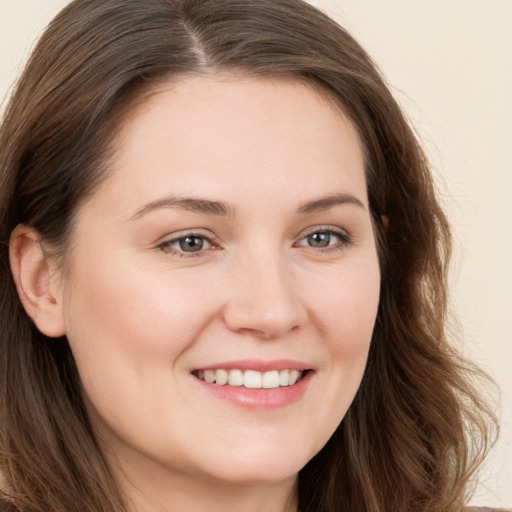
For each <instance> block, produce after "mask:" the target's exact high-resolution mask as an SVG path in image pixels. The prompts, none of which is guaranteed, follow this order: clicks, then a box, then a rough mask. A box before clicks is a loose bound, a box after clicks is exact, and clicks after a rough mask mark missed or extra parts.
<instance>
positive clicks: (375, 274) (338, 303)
mask: <svg viewBox="0 0 512 512" xmlns="http://www.w3.org/2000/svg"><path fill="white" fill-rule="evenodd" d="M316 285H317V286H315V290H316V291H313V290H311V291H310V292H309V293H310V294H311V295H312V297H311V301H312V304H314V306H313V307H312V309H314V312H315V313H314V314H315V315H317V317H318V318H319V321H318V323H319V325H320V326H321V328H322V329H323V330H324V334H325V336H326V339H328V340H329V342H330V343H331V344H332V347H331V348H332V349H334V350H341V351H344V352H346V355H350V354H351V353H354V355H356V354H357V353H359V352H360V351H361V350H364V347H365V346H367V345H368V344H369V342H370V339H371V335H372V332H373V327H374V324H375V318H376V315H377V309H378V304H379V293H380V272H379V268H378V265H377V264H376V261H375V263H373V262H369V263H364V262H363V263H359V262H356V263H355V264H352V265H347V266H345V267H343V268H340V269H339V270H338V271H337V272H333V273H331V274H330V275H326V277H325V278H324V280H323V282H322V281H319V280H318V279H317V282H316ZM366 348H367V347H366Z"/></svg>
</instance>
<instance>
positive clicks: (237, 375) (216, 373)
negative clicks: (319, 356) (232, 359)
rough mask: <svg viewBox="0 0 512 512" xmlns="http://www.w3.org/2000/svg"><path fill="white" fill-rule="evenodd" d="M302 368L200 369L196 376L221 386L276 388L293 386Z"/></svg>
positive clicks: (300, 374)
mask: <svg viewBox="0 0 512 512" xmlns="http://www.w3.org/2000/svg"><path fill="white" fill-rule="evenodd" d="M303 373H304V372H302V371H300V370H281V371H278V370H271V371H269V372H258V371H255V370H245V371H242V370H229V371H228V370H223V369H218V370H198V371H197V372H196V376H197V377H198V378H199V379H201V380H204V381H206V382H208V383H210V384H212V383H215V384H218V385H219V386H224V385H226V384H228V385H229V386H243V387H245V388H249V389H262V388H263V389H275V388H279V387H286V386H293V385H294V384H296V383H297V381H298V380H300V378H301V377H302V374H303Z"/></svg>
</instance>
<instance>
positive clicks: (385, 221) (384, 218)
mask: <svg viewBox="0 0 512 512" xmlns="http://www.w3.org/2000/svg"><path fill="white" fill-rule="evenodd" d="M380 219H381V221H382V225H383V226H384V229H386V230H387V229H388V226H389V217H388V216H387V215H381V216H380Z"/></svg>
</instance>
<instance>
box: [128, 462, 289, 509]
mask: <svg viewBox="0 0 512 512" xmlns="http://www.w3.org/2000/svg"><path fill="white" fill-rule="evenodd" d="M121 480H122V482H123V485H122V489H123V491H124V495H125V497H126V502H127V511H128V512H190V511H191V510H193V511H194V512H262V511H264V512H297V492H296V486H297V478H296V476H293V477H290V478H288V479H286V480H283V481H279V482H272V483H246V482H244V483H230V482H223V481H219V480H216V479H213V478H208V477H206V478H205V477H200V476H197V475H186V474H175V473H173V474H167V475H166V476H164V475H161V476H160V477H156V475H155V474H154V473H153V474H151V473H149V472H145V471H144V473H143V472H142V470H141V471H140V472H137V473H136V474H132V475H130V476H129V477H128V475H126V474H124V475H123V478H122V479H121Z"/></svg>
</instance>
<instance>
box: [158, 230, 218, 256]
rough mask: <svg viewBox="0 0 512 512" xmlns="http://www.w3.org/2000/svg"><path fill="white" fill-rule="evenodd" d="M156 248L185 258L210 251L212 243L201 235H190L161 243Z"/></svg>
mask: <svg viewBox="0 0 512 512" xmlns="http://www.w3.org/2000/svg"><path fill="white" fill-rule="evenodd" d="M158 247H159V248H160V249H162V250H163V251H164V252H174V253H177V254H179V255H183V256H185V255H193V254H197V253H200V252H203V251H206V250H207V249H211V248H212V243H211V241H210V240H209V239H208V238H207V237H205V236H203V235H197V234H192V233H191V234H187V235H185V236H180V237H178V238H173V239H172V240H168V241H166V242H163V243H161V244H160V245H159V246H158Z"/></svg>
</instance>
